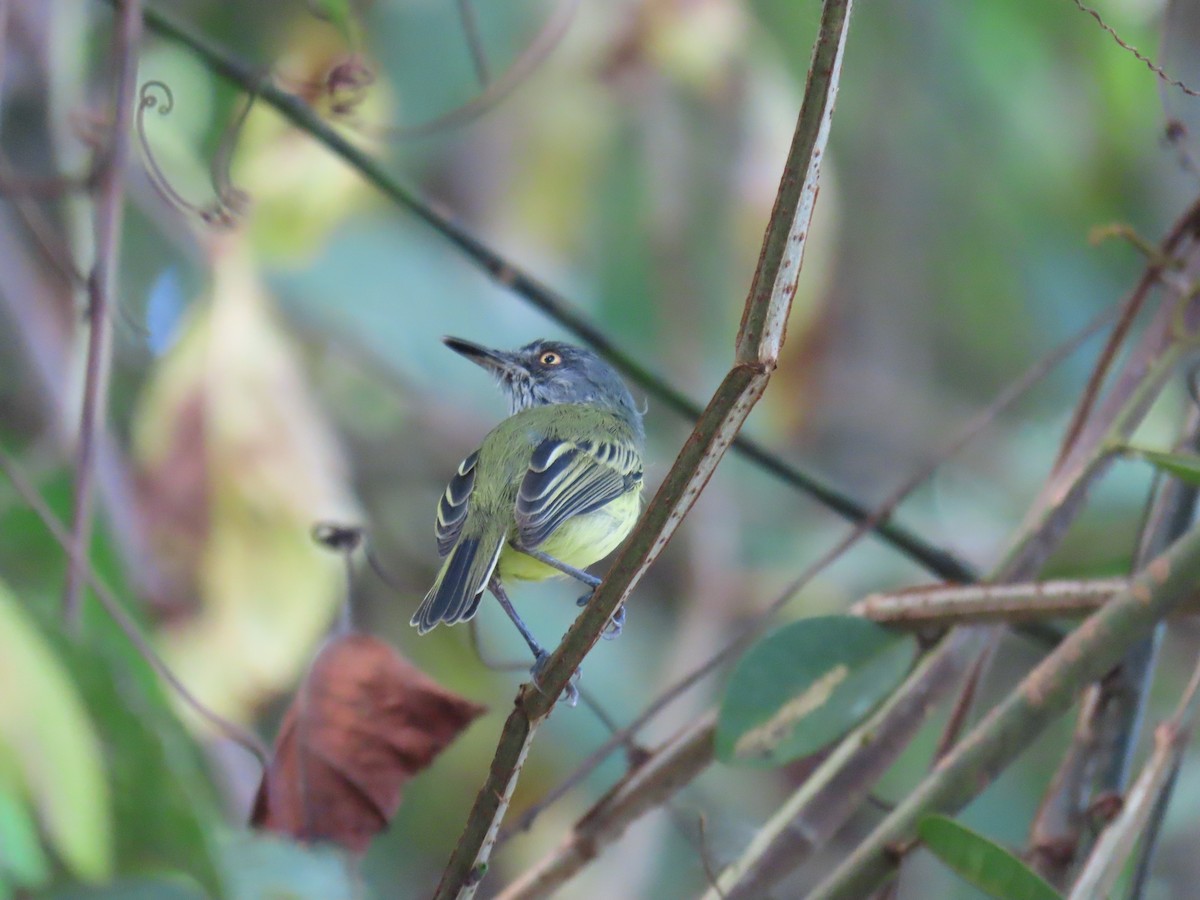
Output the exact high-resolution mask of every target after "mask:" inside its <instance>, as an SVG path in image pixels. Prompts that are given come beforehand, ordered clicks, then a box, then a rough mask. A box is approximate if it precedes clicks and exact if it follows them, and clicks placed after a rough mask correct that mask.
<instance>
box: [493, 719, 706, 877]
mask: <svg viewBox="0 0 1200 900" xmlns="http://www.w3.org/2000/svg"><path fill="white" fill-rule="evenodd" d="M716 718H717V717H716V713H713V712H709V713H707V714H705V715H704V716H702V717H701V718H699V719H698V720H696V721H695V722H692V723H691V724H689V725H688V726H687V727H685V728H684V729H683V731H682V732H680V733H679V734H678V735H676V736H675V737H673V738H671V739H670V740H668V741H667V742H666V743H665V744H663V746H661V747H656V748H655V749H654V751H653V753H652V754H651V756H650V759H649V760H648V761H647V762H646V763H645V764H643V765H641V766H639V767H638V768H637V769H636V770H634V771H633V772H632V773H630V775H629V777H628V778H626V779H623V780H622V781H620V782H619V783H618V784H616V785H615V786H614V787H613V788H612V790H610V791H609V792H608V793H607V794H605V796H604V797H602V798H601V799H600V800H599V801H598V802H597V803H596V804H595V805H594V806H593V807H592V808H591V809H590V810H589V811H588V813H587V815H586V816H584V817H583V818H582V819H580V820H579V822H578V823H576V825H575V827H574V828H572V829H571V832H570V833H569V834H568V835H567V836H566V838H565V839H564V840H563V842H562V843H561V844H560V845H559V846H558V847H557V848H556V849H555V850H554V851H553V852H551V853H550V854H549V855H547V856H546V857H545V858H544V859H543V860H542V861H541V862H539V863H537V864H536V865H535V866H533V868H531V869H528V870H526V871H525V872H524V873H522V874H521V876H520V877H519V878H518V879H517V880H516V881H514V882H513V883H512V884H510V885H509V886H508V887H506V888H505V889H504V890H503V891H501V892H500V893H499V894H497V895H496V900H533V898H535V897H549V896H552V895H553V893H554V892H555V891H556V890H557V889H559V888H560V887H562V885H563V884H564V883H565V882H566V881H567V880H568V879H569V878H570V877H571V876H572V875H573V874H575V872H577V871H579V870H580V869H581V868H583V867H584V866H585V865H587V864H588V862H590V861H591V860H593V859H595V858H596V857H597V856H599V854H600V853H601V852H602V851H603V850H604V848H605V847H606V846H608V845H609V844H611V843H612V842H613V841H615V840H616V839H617V838H618V837H620V836H621V834H622V833H623V831H624V829H623V827H621V826H623V825H624V824H626V823H628V822H631V821H633V820H634V819H638V818H640V817H641V816H642V815H644V814H645V813H647V812H649V811H650V810H652V809H655V808H657V807H659V806H662V805H663V804H664V803H666V802H667V801H668V800H669V799H670V798H671V796H672V795H674V794H675V792H676V791H678V790H679V789H680V788H681V787H683V786H684V785H685V784H688V783H690V782H691V781H692V780H694V779H695V777H696V776H697V775H699V774H700V773H701V772H702V771H704V769H705V768H707V767H708V765H709V764H710V763H711V762H712V754H713V750H712V744H713V729H714V728H715V726H716Z"/></svg>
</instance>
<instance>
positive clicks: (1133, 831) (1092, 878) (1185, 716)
mask: <svg viewBox="0 0 1200 900" xmlns="http://www.w3.org/2000/svg"><path fill="white" fill-rule="evenodd" d="M1197 712H1200V664H1198V665H1197V666H1196V668H1195V669H1194V670H1193V672H1192V677H1191V679H1190V680H1189V681H1188V685H1187V688H1186V690H1184V692H1183V696H1182V697H1181V698H1180V700H1179V705H1178V706H1177V707H1176V709H1175V714H1174V715H1173V716H1171V718H1170V719H1169V720H1167V721H1166V722H1163V723H1162V724H1161V725H1159V726H1158V728H1156V729H1155V730H1154V752H1153V754H1152V755H1151V757H1150V759H1149V761H1148V762H1147V763H1146V766H1145V768H1143V769H1142V774H1141V775H1140V776H1139V777H1138V780H1137V782H1136V783H1135V784H1134V785H1133V787H1132V788H1131V789H1130V790H1129V793H1128V794H1127V795H1126V796H1125V802H1124V804H1123V806H1122V807H1121V812H1120V813H1119V814H1118V815H1117V817H1116V818H1115V819H1113V821H1112V822H1111V823H1109V826H1108V828H1106V829H1105V830H1104V833H1103V834H1102V835H1101V836H1100V839H1099V840H1098V841H1096V846H1095V848H1094V849H1093V850H1092V854H1091V856H1090V857H1089V859H1088V861H1087V863H1086V865H1085V866H1084V868H1083V871H1082V872H1080V874H1079V878H1078V879H1077V880H1076V882H1075V884H1074V886H1073V887H1072V888H1071V894H1070V898H1071V900H1087V898H1091V897H1107V896H1108V895H1109V892H1110V891H1111V890H1112V886H1113V885H1114V884H1115V883H1116V880H1117V877H1118V876H1119V875H1120V874H1121V870H1122V869H1124V867H1125V863H1126V861H1127V860H1128V859H1129V856H1130V854H1132V852H1133V850H1134V847H1135V845H1136V844H1137V843H1138V840H1139V839H1141V840H1143V841H1144V840H1145V839H1146V826H1147V824H1148V823H1149V822H1150V819H1151V816H1152V815H1154V814H1155V813H1156V812H1157V811H1159V810H1165V809H1166V800H1167V798H1168V796H1169V795H1170V791H1171V788H1172V787H1173V786H1174V784H1175V779H1176V775H1177V774H1178V773H1179V767H1180V765H1181V764H1182V762H1183V751H1184V750H1185V749H1186V747H1187V743H1188V740H1189V739H1190V738H1191V736H1192V729H1193V728H1194V727H1195V724H1196V715H1197ZM1135 896H1136V895H1135Z"/></svg>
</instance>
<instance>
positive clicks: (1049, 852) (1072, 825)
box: [1029, 404, 1200, 887]
mask: <svg viewBox="0 0 1200 900" xmlns="http://www.w3.org/2000/svg"><path fill="white" fill-rule="evenodd" d="M1188 420H1189V421H1188V422H1187V424H1186V425H1185V426H1184V433H1185V435H1186V437H1185V438H1184V439H1183V440H1182V441H1180V443H1179V445H1178V447H1177V449H1181V450H1182V449H1184V448H1185V447H1191V448H1192V449H1195V448H1196V446H1197V439H1198V438H1200V433H1198V432H1197V429H1198V427H1200V410H1198V409H1197V407H1196V406H1195V405H1194V404H1193V405H1192V407H1191V410H1190V412H1189V415H1188ZM1157 483H1158V489H1157V490H1156V492H1155V494H1154V496H1153V498H1152V500H1151V505H1150V509H1149V511H1148V513H1147V516H1146V522H1145V525H1144V526H1143V529H1142V538H1141V541H1140V546H1139V548H1138V554H1137V558H1136V560H1135V566H1142V565H1145V564H1146V563H1147V562H1148V561H1149V560H1150V559H1151V558H1153V557H1154V555H1156V554H1158V553H1161V552H1162V551H1163V550H1164V549H1165V548H1166V547H1167V546H1169V545H1170V543H1171V542H1172V541H1174V540H1176V539H1177V538H1178V537H1179V536H1180V535H1181V534H1183V533H1184V532H1185V531H1186V530H1187V528H1188V526H1189V525H1190V524H1191V520H1192V513H1193V511H1194V509H1195V502H1196V490H1195V488H1192V487H1190V486H1188V485H1186V484H1184V483H1183V482H1181V481H1178V480H1175V479H1171V480H1167V481H1165V482H1164V481H1163V479H1162V478H1161V476H1160V477H1159V478H1158V480H1157ZM1162 631H1163V626H1162V625H1160V626H1159V627H1158V628H1156V629H1155V630H1154V634H1152V635H1151V636H1150V637H1149V638H1147V639H1146V640H1145V641H1143V642H1142V643H1140V644H1138V645H1137V646H1135V647H1134V648H1133V649H1132V650H1131V651H1130V652H1129V654H1128V655H1127V656H1126V658H1125V659H1123V660H1122V661H1121V664H1120V665H1119V666H1117V668H1116V669H1114V670H1113V671H1112V672H1109V673H1108V674H1107V675H1106V676H1105V678H1104V679H1102V680H1101V681H1100V682H1098V683H1097V684H1094V685H1091V686H1090V687H1089V688H1088V689H1087V691H1086V693H1085V694H1084V697H1083V699H1082V701H1081V703H1080V707H1079V715H1078V718H1077V722H1076V725H1075V732H1074V734H1073V735H1072V738H1071V745H1070V747H1069V748H1068V749H1067V752H1066V754H1065V755H1064V757H1063V760H1062V763H1061V764H1060V765H1059V767H1058V770H1057V771H1056V772H1055V775H1054V778H1053V779H1051V782H1050V786H1049V788H1048V789H1047V791H1046V794H1045V796H1044V797H1043V799H1042V802H1041V804H1040V805H1039V808H1038V812H1037V815H1036V816H1035V818H1034V821H1033V824H1032V826H1031V827H1030V839H1029V848H1030V854H1031V857H1032V859H1031V861H1032V863H1033V865H1034V867H1035V868H1036V869H1037V871H1038V872H1039V874H1041V875H1042V876H1043V877H1044V878H1046V879H1047V880H1048V881H1049V882H1050V883H1051V884H1054V885H1056V886H1060V887H1061V886H1065V885H1066V884H1068V882H1069V875H1070V872H1071V868H1072V864H1073V863H1074V862H1075V861H1076V860H1078V859H1079V858H1080V857H1082V856H1084V855H1086V854H1087V853H1088V852H1089V844H1090V839H1089V830H1088V829H1086V828H1085V824H1086V818H1087V812H1088V809H1089V808H1090V807H1091V806H1092V804H1093V803H1094V802H1095V801H1096V800H1099V799H1100V798H1101V797H1104V796H1114V795H1119V794H1120V793H1121V792H1122V791H1124V790H1125V786H1126V782H1127V780H1128V772H1129V766H1130V760H1131V757H1132V756H1133V752H1134V748H1135V746H1136V743H1137V736H1138V731H1139V726H1140V722H1141V717H1142V707H1143V701H1144V697H1145V694H1146V691H1147V690H1148V688H1149V682H1150V678H1151V676H1152V674H1153V670H1154V662H1155V658H1156V656H1157V649H1158V644H1159V642H1160V640H1161V636H1162Z"/></svg>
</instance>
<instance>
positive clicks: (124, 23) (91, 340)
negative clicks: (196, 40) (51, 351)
mask: <svg viewBox="0 0 1200 900" xmlns="http://www.w3.org/2000/svg"><path fill="white" fill-rule="evenodd" d="M141 36H142V5H141V0H118V2H117V4H116V21H115V23H114V25H113V37H112V52H111V58H112V60H113V61H114V65H115V67H116V72H115V74H114V76H113V84H112V93H111V109H112V117H111V122H112V124H111V131H110V132H109V136H108V146H107V149H106V150H104V151H103V152H104V156H103V157H102V158H101V160H100V161H99V164H98V165H97V166H95V169H94V171H95V173H96V203H95V207H96V208H95V233H96V260H95V263H94V265H93V266H92V271H91V274H90V275H89V277H88V310H87V317H88V323H89V325H88V342H87V362H86V368H85V371H84V385H83V406H82V411H81V413H80V417H79V446H78V454H77V456H76V461H75V491H74V498H73V500H74V503H73V517H72V520H71V536H72V544H71V547H72V553H71V563H70V566H69V568H68V571H67V586H66V590H65V593H64V595H63V616H64V617H65V619H66V621H67V622H68V623H69V624H70V625H71V626H72V627H74V628H76V629H78V628H79V627H80V626H81V624H82V610H83V596H82V593H83V582H84V581H85V571H86V569H85V567H84V566H82V565H81V564H80V563H79V562H78V561H77V560H80V559H86V557H87V556H88V549H89V547H90V545H91V534H92V499H93V498H92V482H93V479H94V477H95V467H96V461H95V451H96V444H97V441H98V440H99V434H100V432H101V430H102V429H103V428H104V418H105V415H106V410H107V408H108V372H109V367H110V362H111V361H110V359H109V353H110V348H109V343H110V340H109V339H110V337H111V332H112V322H111V317H110V310H111V309H112V308H113V307H114V306H115V303H116V290H117V266H118V264H119V256H120V248H121V220H122V217H123V214H124V209H125V163H126V161H127V160H128V158H129V142H130V130H131V125H132V123H133V106H134V103H133V96H134V91H135V89H136V87H137V64H138V46H139V44H140V42H141Z"/></svg>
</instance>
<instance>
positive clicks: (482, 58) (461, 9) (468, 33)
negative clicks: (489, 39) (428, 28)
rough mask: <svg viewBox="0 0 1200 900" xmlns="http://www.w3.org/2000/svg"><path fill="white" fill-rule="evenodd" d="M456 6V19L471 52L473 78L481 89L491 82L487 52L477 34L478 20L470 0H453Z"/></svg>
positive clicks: (480, 37)
mask: <svg viewBox="0 0 1200 900" xmlns="http://www.w3.org/2000/svg"><path fill="white" fill-rule="evenodd" d="M455 4H456V5H457V6H458V18H459V19H460V20H461V21H462V27H463V36H464V37H465V38H466V39H467V49H468V50H470V51H471V63H472V64H473V65H474V66H475V77H476V78H478V79H479V83H480V84H481V85H482V86H483V87H487V86H488V82H489V81H491V80H492V78H491V75H490V74H489V73H488V61H487V51H485V50H484V49H483V38H482V36H481V35H480V34H479V19H478V18H477V17H476V15H475V7H474V6H473V5H472V3H471V0H455Z"/></svg>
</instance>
